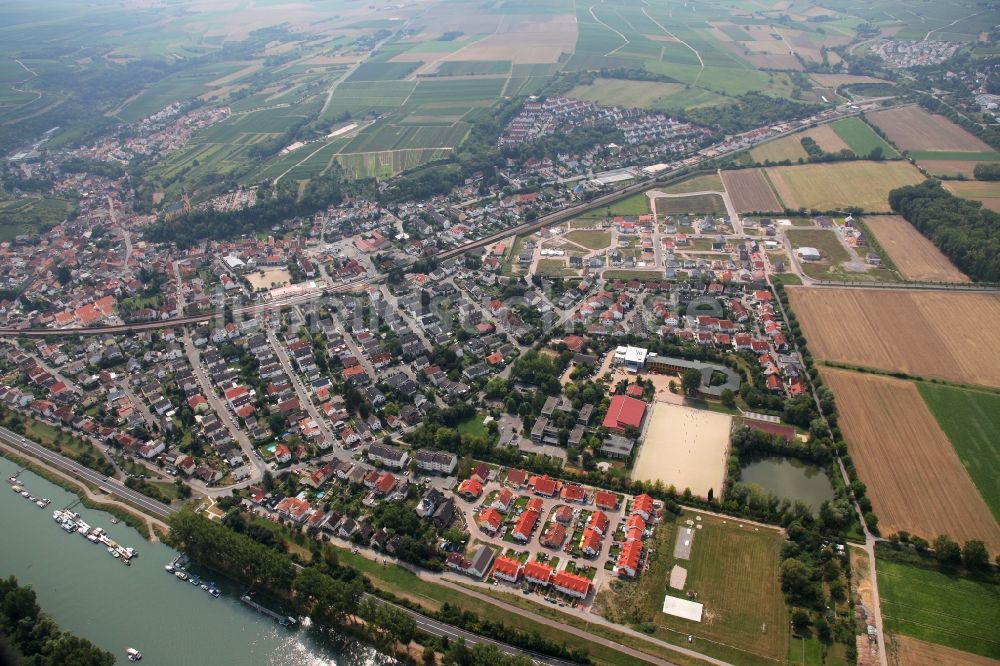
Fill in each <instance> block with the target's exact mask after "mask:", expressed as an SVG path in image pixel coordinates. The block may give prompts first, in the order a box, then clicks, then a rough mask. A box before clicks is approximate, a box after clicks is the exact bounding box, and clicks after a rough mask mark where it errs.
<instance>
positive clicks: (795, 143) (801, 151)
mask: <svg viewBox="0 0 1000 666" xmlns="http://www.w3.org/2000/svg"><path fill="white" fill-rule="evenodd" d="M804 136H805V134H792V135H791V136H783V137H781V138H780V139H777V140H775V141H768V142H766V143H762V144H760V145H759V146H754V148H753V149H752V150H751V151H750V158H751V159H752V160H753V161H754V163H755V164H763V163H765V162H782V161H784V160H791V161H792V162H795V161H796V160H800V159H802V160H804V159H806V158H807V157H809V153H807V152H806V149H805V148H803V147H802V137H804Z"/></svg>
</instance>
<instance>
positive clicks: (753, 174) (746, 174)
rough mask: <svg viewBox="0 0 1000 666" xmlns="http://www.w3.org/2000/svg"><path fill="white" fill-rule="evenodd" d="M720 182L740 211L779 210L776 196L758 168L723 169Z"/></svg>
mask: <svg viewBox="0 0 1000 666" xmlns="http://www.w3.org/2000/svg"><path fill="white" fill-rule="evenodd" d="M722 183H723V184H724V185H725V186H726V192H728V193H729V197H730V198H731V199H732V200H733V205H734V206H735V207H736V210H737V211H738V212H740V213H758V212H760V213H764V212H779V211H781V210H782V207H781V204H780V203H779V202H778V197H776V196H775V195H774V190H772V189H771V185H770V183H768V182H767V178H766V177H765V176H764V172H763V171H762V170H760V169H739V170H736V171H723V172H722Z"/></svg>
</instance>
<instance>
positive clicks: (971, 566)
mask: <svg viewBox="0 0 1000 666" xmlns="http://www.w3.org/2000/svg"><path fill="white" fill-rule="evenodd" d="M989 563H990V554H989V552H987V550H986V544H984V543H983V542H982V541H979V540H978V539H973V540H971V541H966V542H965V545H964V546H962V565H963V566H964V567H965V568H966V569H968V570H969V571H983V570H984V569H986V568H987V567H988V566H989Z"/></svg>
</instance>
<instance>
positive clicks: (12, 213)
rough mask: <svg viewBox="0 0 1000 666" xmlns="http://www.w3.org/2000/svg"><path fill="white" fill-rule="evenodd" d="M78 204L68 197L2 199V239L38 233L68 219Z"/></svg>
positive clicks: (0, 237)
mask: <svg viewBox="0 0 1000 666" xmlns="http://www.w3.org/2000/svg"><path fill="white" fill-rule="evenodd" d="M75 206H76V204H75V203H74V202H72V201H69V200H68V199H55V198H51V197H25V198H22V199H13V200H9V201H0V241H11V240H14V238H15V237H17V236H18V235H20V234H31V233H38V232H39V231H42V230H44V229H47V228H49V227H51V226H54V225H56V224H59V223H60V222H62V221H63V220H65V219H66V217H67V215H69V213H70V212H71V211H72V210H73V208H74V207H75Z"/></svg>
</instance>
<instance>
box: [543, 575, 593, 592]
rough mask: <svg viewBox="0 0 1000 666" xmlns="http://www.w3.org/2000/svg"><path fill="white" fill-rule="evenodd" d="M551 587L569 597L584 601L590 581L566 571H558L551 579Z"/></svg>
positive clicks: (588, 590)
mask: <svg viewBox="0 0 1000 666" xmlns="http://www.w3.org/2000/svg"><path fill="white" fill-rule="evenodd" d="M552 587H554V588H555V589H556V590H558V591H559V592H562V593H563V594H567V595H569V596H571V597H576V598H577V599H586V598H587V595H588V594H590V579H589V578H585V577H583V576H578V575H576V574H572V573H569V572H568V571H560V572H559V573H557V574H556V575H555V576H553V577H552Z"/></svg>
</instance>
